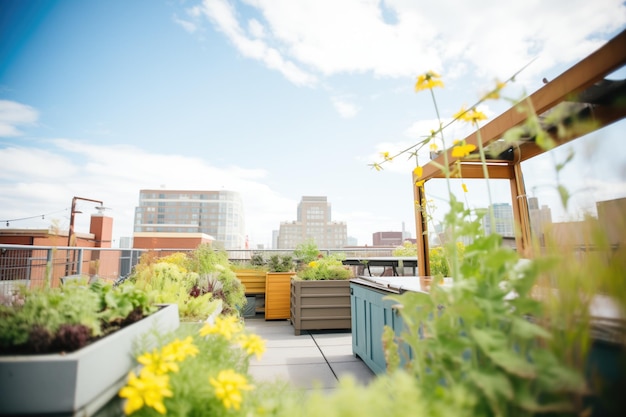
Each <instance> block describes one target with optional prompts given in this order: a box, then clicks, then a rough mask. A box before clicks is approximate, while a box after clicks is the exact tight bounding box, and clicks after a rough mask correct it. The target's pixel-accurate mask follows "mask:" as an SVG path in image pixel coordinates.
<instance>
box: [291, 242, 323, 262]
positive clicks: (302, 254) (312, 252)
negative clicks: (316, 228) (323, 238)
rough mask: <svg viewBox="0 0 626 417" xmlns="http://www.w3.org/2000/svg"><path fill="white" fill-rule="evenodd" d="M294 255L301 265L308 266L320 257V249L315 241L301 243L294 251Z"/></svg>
mask: <svg viewBox="0 0 626 417" xmlns="http://www.w3.org/2000/svg"><path fill="white" fill-rule="evenodd" d="M293 255H294V256H295V258H296V259H297V260H298V263H299V264H301V265H306V264H308V263H309V262H311V261H314V260H316V259H317V258H318V257H319V256H320V251H319V248H318V247H317V244H316V243H315V241H314V240H313V239H309V240H307V241H306V242H302V243H299V244H298V245H297V246H296V248H295V249H294V251H293Z"/></svg>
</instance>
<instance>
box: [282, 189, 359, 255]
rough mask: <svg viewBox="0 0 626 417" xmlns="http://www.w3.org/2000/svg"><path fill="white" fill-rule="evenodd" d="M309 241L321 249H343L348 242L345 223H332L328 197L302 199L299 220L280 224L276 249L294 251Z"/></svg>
mask: <svg viewBox="0 0 626 417" xmlns="http://www.w3.org/2000/svg"><path fill="white" fill-rule="evenodd" d="M309 240H313V242H315V244H316V245H317V247H318V248H320V249H330V248H342V247H344V246H346V244H347V242H348V227H347V225H346V223H345V222H333V221H332V218H331V209H330V203H329V202H328V201H327V198H326V197H310V196H305V197H302V200H301V201H300V203H299V204H298V213H297V220H296V221H292V222H284V223H281V224H280V229H279V230H278V239H277V246H276V248H277V249H294V248H295V247H296V246H298V245H299V244H300V243H304V242H307V241H309Z"/></svg>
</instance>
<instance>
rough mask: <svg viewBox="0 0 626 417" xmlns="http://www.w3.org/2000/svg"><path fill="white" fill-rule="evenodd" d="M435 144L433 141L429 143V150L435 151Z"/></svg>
mask: <svg viewBox="0 0 626 417" xmlns="http://www.w3.org/2000/svg"><path fill="white" fill-rule="evenodd" d="M437 149H438V148H437V144H436V143H435V142H433V143H431V144H430V151H431V152H437Z"/></svg>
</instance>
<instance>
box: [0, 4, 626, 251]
mask: <svg viewBox="0 0 626 417" xmlns="http://www.w3.org/2000/svg"><path fill="white" fill-rule="evenodd" d="M422 3H423V2H417V1H410V0H387V1H368V0H363V1H356V0H343V1H334V0H297V1H293V0H246V1H225V0H205V1H201V0H195V1H192V0H180V1H179V0H133V1H121V0H107V1H105V0H90V1H81V0H63V1H28V0H2V1H1V2H0V220H13V219H20V218H24V217H31V216H36V218H34V219H29V220H20V221H17V220H16V221H11V222H10V227H20V228H21V227H48V226H50V225H51V224H52V223H51V222H53V223H54V224H56V225H58V226H60V227H61V228H67V226H68V224H69V206H70V203H71V200H72V197H74V196H80V197H84V198H90V199H96V200H102V201H104V205H105V206H107V207H109V208H111V210H110V211H109V212H108V214H109V215H111V216H112V217H113V218H114V238H115V239H116V240H118V239H119V238H120V237H122V236H131V235H132V223H133V216H134V207H135V206H136V205H137V203H138V199H139V190H140V189H147V188H149V189H152V188H156V189H158V188H161V187H165V188H168V189H179V188H180V189H194V190H201V189H229V190H233V191H238V192H240V193H241V194H242V197H243V200H244V204H245V211H246V230H247V233H248V235H249V239H250V242H251V244H252V245H257V244H264V245H265V246H266V247H268V246H269V245H270V243H271V234H272V230H276V229H278V227H279V225H280V222H282V221H292V220H295V219H296V208H297V204H298V202H299V201H300V199H301V197H302V196H304V195H324V196H327V197H328V200H329V202H330V203H331V204H332V209H333V220H335V221H345V222H346V223H347V224H348V234H349V236H353V237H355V238H357V240H358V243H359V244H371V236H372V233H374V232H377V231H386V230H396V231H399V230H401V228H402V225H403V223H404V225H405V226H404V227H405V228H406V230H407V231H409V232H410V233H411V235H412V236H414V235H415V221H414V209H413V207H414V205H413V194H412V186H411V170H412V166H413V165H414V162H413V161H409V162H405V161H402V160H398V161H395V162H394V163H392V164H385V170H384V171H382V172H377V171H375V170H372V169H371V167H369V166H368V164H370V163H373V162H379V161H380V155H379V153H380V152H382V151H389V152H391V153H392V154H393V153H394V152H395V151H397V150H400V149H403V148H405V147H407V146H409V145H411V144H413V143H416V142H418V141H419V140H420V137H421V136H423V135H425V134H428V132H429V131H430V129H432V128H435V127H436V121H435V117H436V116H435V112H434V110H433V106H432V103H431V101H430V98H429V96H428V95H427V94H424V93H422V94H419V95H418V94H415V92H414V91H413V85H414V82H415V77H416V76H417V75H419V74H421V73H423V72H425V71H428V70H435V71H437V72H439V73H440V74H441V75H442V76H443V79H444V82H445V84H446V87H445V89H441V90H437V91H436V93H437V100H438V105H439V109H440V111H441V113H442V115H443V116H444V117H450V116H451V115H452V114H454V113H455V112H456V111H458V110H459V108H460V107H461V106H462V105H463V104H472V103H474V102H475V101H476V99H477V98H478V97H479V96H480V95H481V94H482V93H484V92H485V91H487V90H488V89H490V88H491V87H492V86H493V83H494V80H495V79H496V78H498V79H506V78H508V77H509V76H510V75H511V74H513V73H514V72H516V71H517V70H518V69H520V68H521V67H523V66H524V65H526V64H528V63H529V62H531V61H532V63H531V64H530V65H529V66H528V67H527V68H526V69H525V70H524V71H523V72H522V73H521V74H520V76H519V77H518V78H517V80H516V82H515V83H514V84H513V85H511V87H509V88H507V90H506V93H507V95H509V96H510V97H515V98H519V97H521V96H522V94H524V92H526V93H532V92H533V91H535V90H536V89H538V88H539V87H540V86H541V85H542V83H541V79H542V78H543V77H546V78H548V79H552V78H554V77H556V76H557V75H558V74H560V73H561V72H563V71H564V70H565V69H567V68H569V67H570V66H572V65H573V64H575V63H576V62H577V61H578V60H580V59H581V58H583V57H585V56H586V55H588V54H589V53H591V52H592V51H594V50H595V49H597V48H598V47H600V46H601V45H602V44H603V43H605V42H606V41H607V40H608V39H610V38H611V37H612V36H614V35H615V34H617V33H619V32H620V31H621V30H623V29H624V27H626V6H625V5H624V3H623V2H622V1H617V0H595V1H593V2H590V1H588V0H584V1H583V0H571V1H567V2H565V1H552V2H545V1H541V0H524V1H520V0H512V1H509V2H502V1H495V0H494V1H491V0H489V1H487V0H479V1H474V2H463V3H466V4H462V5H459V4H458V3H459V2H457V1H454V0H441V1H438V2H435V3H429V5H428V7H423V4H422ZM420 4H421V5H420ZM622 78H623V77H622ZM507 107H508V104H507V103H505V102H500V103H490V104H489V105H488V106H485V107H484V108H483V110H484V111H485V112H486V113H487V114H488V115H490V116H492V117H493V116H496V115H497V114H499V113H500V112H501V111H503V110H504V109H506V108H507ZM623 131H624V124H623V123H621V124H619V125H617V126H616V127H614V128H612V130H607V131H605V132H602V133H601V134H600V135H601V136H602V140H601V141H598V140H595V141H594V139H593V138H591V139H589V140H587V141H585V142H584V143H579V144H577V145H576V146H577V148H576V151H577V159H576V160H575V161H574V163H573V164H572V166H571V169H569V170H566V171H565V173H564V174H562V178H564V179H565V180H567V181H570V182H569V185H571V187H572V189H573V191H576V190H577V189H578V190H580V189H586V190H593V198H594V199H596V200H603V199H610V198H617V197H623V196H625V195H626V186H625V184H626V152H625V151H624V150H623V149H624V147H623V146H617V147H612V145H611V144H612V143H617V142H616V141H617V140H618V133H619V132H623ZM467 133H468V131H467V128H465V127H453V128H451V129H449V131H448V132H446V135H448V136H449V137H450V138H452V137H454V138H462V137H464V135H465V134H467ZM593 143H596V146H598V147H597V149H596V150H595V153H594V155H593V156H592V155H590V154H589V153H588V152H587V151H588V150H589V149H590V147H591V144H593ZM611 149H613V151H611ZM616 149H617V150H616ZM559 152H561V153H556V155H552V156H550V157H549V158H544V159H542V160H538V161H535V162H533V164H534V165H531V166H529V167H528V168H527V169H526V168H525V175H526V183H527V190H528V191H529V193H531V194H533V195H536V196H538V197H539V199H540V203H543V204H549V205H550V206H551V207H552V208H553V215H554V217H555V220H560V219H565V218H566V216H567V215H566V214H565V213H564V212H563V213H561V211H560V210H558V209H557V207H555V206H558V204H557V201H558V200H557V199H556V194H555V192H554V190H553V187H552V186H551V184H552V185H553V179H554V173H553V172H552V171H551V170H550V166H551V165H552V164H553V161H554V160H558V159H559V158H561V157H562V155H563V153H564V152H566V150H560V151H559ZM594 158H596V159H594ZM607 158H610V160H611V161H612V164H606V161H607ZM426 160H427V156H426V155H425V154H422V155H420V161H421V162H425V161H426ZM594 160H595V161H596V162H597V163H596V164H595V165H596V167H595V169H590V168H589V166H590V163H592V162H593V161H594ZM609 166H610V167H611V169H608V167H609ZM481 187H482V184H476V185H474V184H471V186H470V192H469V193H468V194H467V195H466V197H467V198H468V203H469V204H470V205H471V206H473V207H482V206H485V205H486V204H487V201H486V199H485V194H486V193H485V192H484V190H482V188H481ZM428 191H429V189H428V188H427V192H428ZM493 194H494V200H495V201H494V202H506V201H508V200H509V195H508V186H504V187H502V186H501V185H496V186H495V188H494V192H493ZM431 195H432V196H434V197H435V204H436V205H437V207H438V211H439V212H440V213H441V214H443V212H442V211H443V210H445V201H444V200H445V191H443V189H441V190H439V189H438V188H437V186H436V185H433V186H432V191H431ZM575 196H576V198H574V201H573V203H574V204H573V208H572V210H571V211H572V213H571V214H570V215H573V216H576V215H577V214H576V213H578V212H579V211H580V210H581V209H590V208H592V206H593V202H592V200H590V199H589V198H590V197H588V196H585V197H584V198H583V196H582V193H580V192H578V193H576V194H575ZM578 197H580V198H578ZM79 204H80V205H82V207H79V209H81V211H83V212H84V213H86V214H84V215H78V216H77V223H76V228H77V231H79V232H80V231H85V232H86V231H88V225H87V224H88V223H87V222H88V213H90V212H93V205H90V204H87V203H79ZM42 214H47V216H45V218H43V219H42V218H41V217H39V216H40V215H42ZM0 226H1V227H6V224H2V225H0Z"/></svg>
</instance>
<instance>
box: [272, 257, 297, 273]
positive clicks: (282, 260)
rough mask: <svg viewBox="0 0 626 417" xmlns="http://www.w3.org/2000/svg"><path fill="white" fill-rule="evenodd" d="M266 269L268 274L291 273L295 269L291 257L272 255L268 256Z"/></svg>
mask: <svg viewBox="0 0 626 417" xmlns="http://www.w3.org/2000/svg"><path fill="white" fill-rule="evenodd" d="M267 267H268V269H269V271H270V272H291V271H293V270H294V267H295V265H294V262H293V256H291V255H279V254H274V255H272V256H270V259H269V260H268V263H267Z"/></svg>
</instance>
